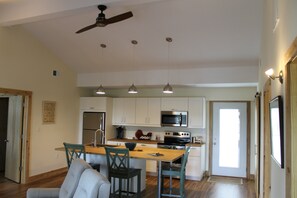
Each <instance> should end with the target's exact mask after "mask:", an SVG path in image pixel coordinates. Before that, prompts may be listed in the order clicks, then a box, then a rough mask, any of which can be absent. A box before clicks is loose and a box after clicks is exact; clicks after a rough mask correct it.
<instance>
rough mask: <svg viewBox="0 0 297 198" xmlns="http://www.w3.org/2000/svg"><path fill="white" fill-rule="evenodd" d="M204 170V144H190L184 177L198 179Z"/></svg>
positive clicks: (201, 176)
mask: <svg viewBox="0 0 297 198" xmlns="http://www.w3.org/2000/svg"><path fill="white" fill-rule="evenodd" d="M204 172H205V145H202V146H197V147H196V146H192V148H191V151H190V153H189V157H188V163H187V166H186V179H189V180H198V181H200V180H201V179H202V178H203V175H204Z"/></svg>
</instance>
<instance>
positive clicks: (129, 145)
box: [125, 142, 136, 151]
mask: <svg viewBox="0 0 297 198" xmlns="http://www.w3.org/2000/svg"><path fill="white" fill-rule="evenodd" d="M125 146H126V148H127V149H129V151H133V150H134V149H135V147H136V143H135V142H126V143H125Z"/></svg>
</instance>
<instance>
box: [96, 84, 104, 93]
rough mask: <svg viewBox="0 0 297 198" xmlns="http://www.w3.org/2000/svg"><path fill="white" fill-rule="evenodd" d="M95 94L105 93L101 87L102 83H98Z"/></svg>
mask: <svg viewBox="0 0 297 198" xmlns="http://www.w3.org/2000/svg"><path fill="white" fill-rule="evenodd" d="M96 94H99V95H104V94H105V90H104V88H103V86H102V85H100V86H99V87H98V89H97V91H96Z"/></svg>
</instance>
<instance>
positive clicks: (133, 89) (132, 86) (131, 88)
mask: <svg viewBox="0 0 297 198" xmlns="http://www.w3.org/2000/svg"><path fill="white" fill-rule="evenodd" d="M131 43H132V44H133V64H135V60H134V59H135V57H134V53H135V45H137V44H138V42H137V41H136V40H132V41H131ZM128 93H129V94H137V93H138V91H137V88H136V87H135V85H134V83H133V84H132V85H131V86H130V87H129V89H128Z"/></svg>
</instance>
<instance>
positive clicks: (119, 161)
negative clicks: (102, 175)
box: [105, 147, 141, 197]
mask: <svg viewBox="0 0 297 198" xmlns="http://www.w3.org/2000/svg"><path fill="white" fill-rule="evenodd" d="M105 151H106V159H107V167H108V179H109V181H110V182H111V178H113V182H112V185H113V188H112V189H113V191H112V192H111V196H113V197H115V196H116V197H123V196H124V195H125V197H129V196H130V195H133V196H134V195H135V194H136V196H137V197H140V193H141V190H140V187H141V169H137V168H130V157H129V150H128V149H126V148H112V147H105ZM135 176H137V192H130V179H132V178H134V177H135ZM116 179H118V181H119V186H118V189H117V190H116V188H115V186H116V185H115V182H116ZM122 180H126V184H127V185H126V189H125V190H123V189H122V184H123V183H124V182H123V181H122Z"/></svg>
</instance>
